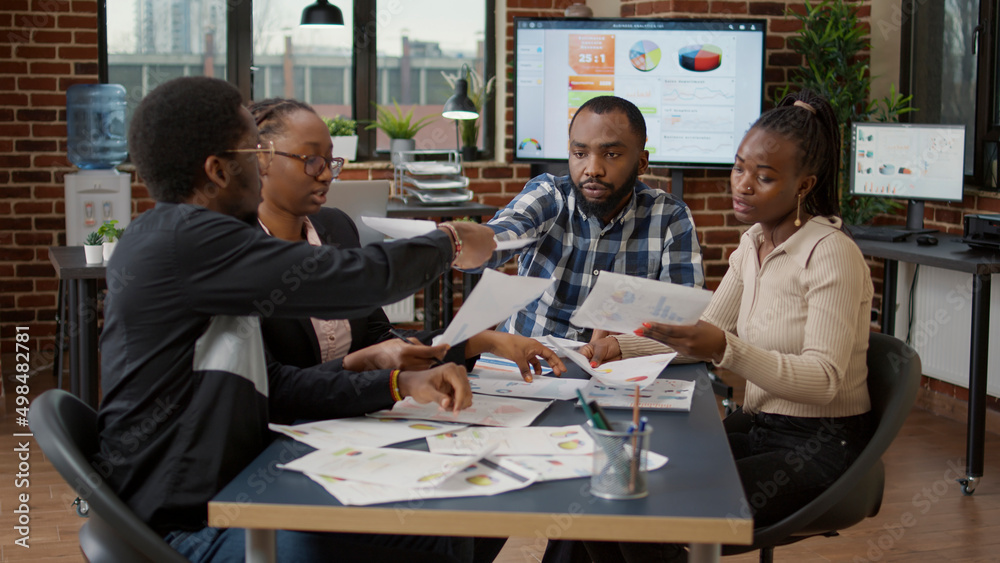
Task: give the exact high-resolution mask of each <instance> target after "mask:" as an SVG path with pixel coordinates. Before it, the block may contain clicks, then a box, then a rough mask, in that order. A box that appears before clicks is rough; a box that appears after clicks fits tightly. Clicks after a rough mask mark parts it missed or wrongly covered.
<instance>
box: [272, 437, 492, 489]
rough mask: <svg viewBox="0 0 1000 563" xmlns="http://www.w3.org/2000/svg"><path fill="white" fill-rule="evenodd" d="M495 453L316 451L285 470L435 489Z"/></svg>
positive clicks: (484, 451)
mask: <svg viewBox="0 0 1000 563" xmlns="http://www.w3.org/2000/svg"><path fill="white" fill-rule="evenodd" d="M491 450H492V447H490V448H485V449H483V450H481V451H479V452H476V453H475V454H470V455H466V456H450V455H443V454H433V453H429V452H422V451H417V450H404V449H399V448H368V447H362V446H347V447H344V448H340V449H338V450H316V451H315V452H312V453H308V454H306V455H304V456H302V457H300V458H298V459H296V460H294V461H290V462H288V463H286V464H284V465H283V466H282V468H283V469H290V470H292V471H301V472H303V473H314V474H316V475H326V476H328V477H337V478H339V479H347V480H350V481H361V482H363V483H374V484H376V485H391V486H394V487H406V488H415V487H435V486H437V485H439V484H441V483H442V482H443V481H444V480H445V479H447V478H448V477H451V476H452V475H454V474H455V473H458V472H459V471H461V470H462V469H464V468H465V467H468V466H469V465H470V464H473V463H475V462H476V461H479V460H480V459H482V458H483V457H484V456H485V455H486V454H488V453H490V451H491Z"/></svg>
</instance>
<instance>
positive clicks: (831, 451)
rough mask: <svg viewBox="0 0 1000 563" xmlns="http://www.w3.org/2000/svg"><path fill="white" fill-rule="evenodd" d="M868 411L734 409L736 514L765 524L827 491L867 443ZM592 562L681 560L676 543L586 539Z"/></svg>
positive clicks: (730, 426)
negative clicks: (816, 414) (739, 490)
mask: <svg viewBox="0 0 1000 563" xmlns="http://www.w3.org/2000/svg"><path fill="white" fill-rule="evenodd" d="M870 418H871V417H870V416H869V415H868V414H863V415H858V416H848V417H841V418H803V417H795V416H785V415H778V414H768V413H757V414H756V415H753V416H751V415H748V414H745V413H743V412H742V411H737V412H736V413H733V415H731V416H729V417H727V418H726V420H725V426H726V431H727V433H728V435H729V447H730V449H732V452H733V458H734V459H735V460H736V469H737V471H738V472H739V474H740V481H741V482H742V483H743V491H744V493H745V497H746V499H745V501H744V503H743V506H742V508H741V512H742V514H740V516H746V517H749V516H752V517H753V519H754V527H758V528H759V527H762V526H767V525H769V524H773V523H774V522H777V521H779V520H781V519H782V518H784V517H786V516H788V515H790V514H792V513H793V512H795V511H796V510H798V509H800V508H802V507H803V506H805V505H806V504H808V503H809V501H811V500H812V499H814V498H816V497H817V496H819V494H820V493H821V492H823V491H824V490H826V488H827V487H829V486H830V485H831V484H832V483H833V482H834V481H835V480H836V479H837V478H838V477H840V475H842V474H843V473H844V472H845V471H847V468H848V467H849V466H850V465H851V464H852V463H854V460H856V459H857V458H858V455H860V454H861V450H863V449H864V447H865V445H866V444H868V440H869V439H870V438H871V434H872V432H873V430H874V429H873V428H872V425H871V423H870ZM584 544H585V546H586V548H587V552H588V553H589V555H590V557H591V559H592V560H593V561H594V562H595V563H622V562H627V563H633V562H634V563H639V562H642V563H648V562H668V561H669V562H671V563H674V562H683V561H686V560H687V552H686V551H685V550H684V547H683V546H681V545H678V544H662V543H637V542H584Z"/></svg>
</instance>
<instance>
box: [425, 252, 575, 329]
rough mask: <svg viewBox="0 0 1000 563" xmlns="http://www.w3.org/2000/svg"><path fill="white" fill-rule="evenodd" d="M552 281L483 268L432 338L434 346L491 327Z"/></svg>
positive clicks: (552, 282)
mask: <svg viewBox="0 0 1000 563" xmlns="http://www.w3.org/2000/svg"><path fill="white" fill-rule="evenodd" d="M555 282H556V279H555V278H532V277H528V276H508V275H506V274H501V273H500V272H498V271H496V270H489V269H488V270H486V271H484V272H483V277H482V278H481V279H480V280H479V283H477V284H476V288H475V289H473V290H472V293H471V294H469V298H468V299H466V300H465V302H464V303H462V308H460V309H459V310H458V314H457V315H455V318H454V319H453V320H452V321H451V324H449V325H448V328H447V329H445V331H444V334H440V335H438V336H436V337H435V338H434V345H435V346H436V345H438V344H442V343H445V344H448V345H450V346H454V345H456V344H459V343H461V342H465V341H466V340H468V339H469V337H470V336H472V335H474V334H477V333H479V332H482V331H484V330H486V329H488V328H492V327H493V326H494V325H496V324H497V323H499V322H500V321H504V320H506V319H507V317H509V316H511V315H513V314H514V313H516V312H518V311H520V310H521V309H523V308H524V307H525V306H527V305H528V304H529V303H531V302H532V301H534V300H535V299H538V297H539V296H541V295H542V293H544V292H545V290H546V289H548V288H550V287H552V284H554V283H555Z"/></svg>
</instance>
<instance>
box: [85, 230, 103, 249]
mask: <svg viewBox="0 0 1000 563" xmlns="http://www.w3.org/2000/svg"><path fill="white" fill-rule="evenodd" d="M83 244H85V245H87V246H99V245H101V244H104V237H102V236H101V235H100V233H98V232H97V231H94V232H92V233H90V234H89V235H87V239H86V240H84V241H83Z"/></svg>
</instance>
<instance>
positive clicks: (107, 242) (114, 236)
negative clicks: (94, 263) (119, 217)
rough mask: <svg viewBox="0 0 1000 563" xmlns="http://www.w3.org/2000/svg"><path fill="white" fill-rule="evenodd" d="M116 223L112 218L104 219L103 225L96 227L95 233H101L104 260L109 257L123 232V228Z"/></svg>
mask: <svg viewBox="0 0 1000 563" xmlns="http://www.w3.org/2000/svg"><path fill="white" fill-rule="evenodd" d="M117 224H118V221H116V220H114V219H112V220H110V221H105V222H104V224H103V225H101V226H100V227H98V228H97V234H99V235H101V237H103V239H104V245H103V254H104V260H105V261H108V260H110V259H111V253H112V252H114V251H115V245H116V244H118V239H119V237H121V236H122V233H124V232H125V229H119V228H118V227H116V226H115V225H117Z"/></svg>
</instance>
